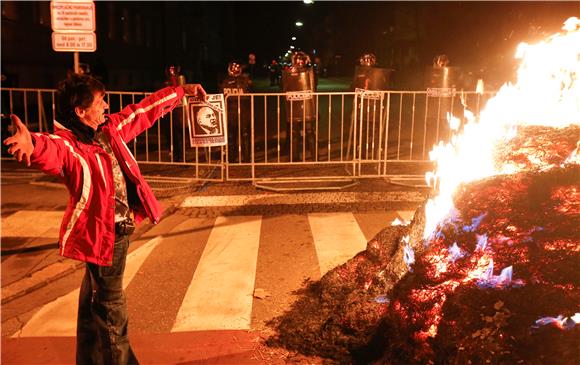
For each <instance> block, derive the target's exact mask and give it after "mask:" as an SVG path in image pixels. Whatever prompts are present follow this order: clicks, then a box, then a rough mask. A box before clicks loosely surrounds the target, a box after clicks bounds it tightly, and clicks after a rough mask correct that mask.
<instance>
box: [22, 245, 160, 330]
mask: <svg viewBox="0 0 580 365" xmlns="http://www.w3.org/2000/svg"><path fill="white" fill-rule="evenodd" d="M161 241H162V238H161V237H156V238H154V239H152V240H150V241H149V242H147V243H146V244H144V245H143V246H141V247H139V248H138V249H136V250H135V251H133V252H131V253H130V254H128V255H127V263H126V265H125V275H124V276H123V288H126V287H127V286H128V285H129V283H130V282H131V280H133V277H135V274H136V273H137V271H138V270H139V267H141V264H142V263H143V261H145V259H146V258H147V256H149V254H150V253H151V251H152V250H153V249H154V248H155V246H157V245H158V244H159V243H160V242H161ZM79 293H80V288H79V289H75V290H73V291H72V292H70V293H68V294H66V295H64V296H62V297H59V298H57V299H56V300H54V301H52V302H50V303H48V304H46V305H44V306H43V307H42V308H40V310H39V311H38V312H36V313H35V314H34V315H33V316H32V318H31V319H30V320H29V321H28V322H27V323H26V324H25V325H24V327H22V329H21V330H20V331H18V332H16V333H15V334H14V335H12V337H38V336H76V328H77V312H78V308H79V303H78V301H79Z"/></svg>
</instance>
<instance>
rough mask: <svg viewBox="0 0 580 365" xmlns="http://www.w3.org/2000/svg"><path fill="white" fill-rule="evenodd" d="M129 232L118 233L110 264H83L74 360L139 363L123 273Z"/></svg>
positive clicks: (103, 364)
mask: <svg viewBox="0 0 580 365" xmlns="http://www.w3.org/2000/svg"><path fill="white" fill-rule="evenodd" d="M128 248H129V236H127V235H117V236H116V238H115V249H114V253H113V265H112V266H98V265H94V264H89V263H87V264H86V271H85V277H84V279H83V283H82V285H81V290H80V295H79V312H78V318H77V352H76V358H77V364H83V365H84V364H90V365H93V364H98V365H117V364H138V363H139V362H138V361H137V358H136V357H135V354H134V353H133V350H132V349H131V345H130V344H129V337H128V334H127V323H128V321H127V302H126V300H125V293H124V291H123V273H124V271H125V261H126V258H127V250H128Z"/></svg>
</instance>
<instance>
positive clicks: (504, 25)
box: [235, 1, 580, 67]
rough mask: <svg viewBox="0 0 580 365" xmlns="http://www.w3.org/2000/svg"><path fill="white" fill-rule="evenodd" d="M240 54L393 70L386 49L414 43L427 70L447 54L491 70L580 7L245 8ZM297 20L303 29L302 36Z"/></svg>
mask: <svg viewBox="0 0 580 365" xmlns="http://www.w3.org/2000/svg"><path fill="white" fill-rule="evenodd" d="M235 14H236V19H235V22H236V26H237V28H236V29H238V31H239V34H240V35H239V38H238V39H237V46H238V49H236V50H235V51H237V52H242V51H243V49H252V50H254V51H255V52H256V53H258V54H261V55H264V56H265V57H272V56H275V55H277V54H281V53H283V51H284V50H285V49H286V47H289V46H290V44H291V40H290V37H291V36H293V35H294V36H296V37H297V38H298V40H297V41H296V42H295V43H294V45H295V46H296V47H299V48H302V49H304V50H306V51H308V52H309V53H311V52H312V49H318V50H320V51H322V50H324V49H331V50H332V51H333V52H334V53H337V54H340V55H342V56H343V57H344V58H345V61H348V62H356V60H357V59H358V56H359V55H360V54H362V53H364V52H373V53H376V54H377V56H378V58H379V60H378V61H379V63H382V64H383V65H387V64H388V63H389V60H388V59H385V58H387V57H388V54H387V53H388V49H389V48H390V47H392V46H397V45H400V46H404V45H406V44H410V43H413V42H415V44H416V45H417V47H416V48H417V50H416V52H417V56H418V57H419V58H420V60H421V62H422V63H424V62H429V61H430V60H432V58H433V57H434V56H435V55H437V54H441V53H444V54H447V55H448V57H449V59H450V60H451V64H457V65H472V64H477V65H481V66H487V67H490V66H491V65H492V64H494V63H497V62H503V61H505V57H509V58H511V57H512V56H513V53H514V51H515V47H516V46H517V44H519V43H520V42H522V41H528V42H533V41H537V40H539V39H542V38H544V37H545V36H546V35H549V34H553V33H555V32H557V31H559V30H560V28H561V26H562V24H563V22H564V21H565V20H566V19H567V18H568V17H570V16H579V17H580V2H578V1H570V2H471V1H468V2H465V1H456V2H436V1H432V2H354V1H350V2H345V1H342V2H337V1H316V2H315V3H314V4H310V5H306V4H303V3H302V2H299V1H291V2H288V1H287V2H276V3H274V2H239V3H237V4H236V6H235ZM295 20H302V21H303V22H304V26H303V28H302V29H298V28H296V27H295V25H294V21H295Z"/></svg>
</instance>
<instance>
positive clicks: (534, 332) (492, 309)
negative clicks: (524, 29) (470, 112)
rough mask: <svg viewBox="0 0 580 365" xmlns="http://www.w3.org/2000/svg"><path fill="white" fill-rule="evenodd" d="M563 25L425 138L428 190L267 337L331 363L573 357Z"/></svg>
mask: <svg viewBox="0 0 580 365" xmlns="http://www.w3.org/2000/svg"><path fill="white" fill-rule="evenodd" d="M565 30H566V31H567V33H566V34H563V35H555V36H553V37H551V38H550V39H549V40H548V41H547V42H544V43H541V44H539V45H536V46H529V45H524V46H522V47H520V50H519V51H518V52H519V54H520V55H521V56H522V57H523V58H522V66H521V67H520V70H519V71H518V83H517V84H516V85H513V86H512V85H506V86H505V87H503V88H502V90H500V92H499V93H498V97H496V98H494V99H492V100H490V102H489V103H488V105H486V108H485V110H484V111H483V112H482V113H481V116H480V120H479V121H470V122H468V123H467V124H466V125H465V126H464V127H463V131H460V132H462V133H463V134H462V135H458V136H456V138H454V139H453V141H452V143H451V144H449V145H443V144H439V145H438V146H436V147H435V149H434V151H433V157H434V159H436V160H437V167H438V170H437V172H436V173H433V174H430V175H429V176H428V180H429V181H432V182H433V183H434V185H435V186H436V187H437V193H438V195H437V196H435V197H433V198H432V199H430V200H429V201H428V202H426V204H425V205H424V207H422V208H420V209H419V210H418V211H417V213H416V214H415V217H414V219H413V221H412V222H411V224H410V225H409V226H402V225H396V226H391V227H387V228H385V229H384V230H383V231H382V232H381V233H379V234H378V235H377V236H376V237H375V238H373V239H372V240H371V241H370V242H369V243H368V245H367V249H366V250H365V251H363V252H361V253H359V254H358V255H356V256H355V257H354V258H353V259H351V260H349V261H348V262H347V263H345V264H343V265H341V266H339V267H338V268H336V269H334V270H332V271H330V272H329V273H327V274H326V275H325V276H324V277H323V278H322V279H321V280H320V281H319V282H315V283H310V284H309V285H308V286H307V287H306V288H305V289H304V292H303V293H302V294H303V295H302V297H301V298H300V299H299V300H298V301H297V302H296V304H295V306H294V307H293V309H292V310H291V311H289V312H288V313H287V314H286V315H284V316H282V317H280V318H277V319H275V320H274V321H273V322H272V323H271V324H272V325H274V326H275V327H276V328H277V330H278V336H277V337H276V338H272V339H271V340H270V343H271V344H274V345H282V346H285V347H287V348H290V349H293V350H297V351H300V352H302V353H304V354H308V355H318V356H322V357H326V358H329V359H333V360H335V361H337V362H341V363H364V364H367V363H377V364H382V363H384V364H485V363H493V364H520V363H525V364H580V326H579V325H578V323H579V322H580V313H579V312H580V273H579V272H578V267H580V229H579V228H578V227H580V193H579V191H578V186H579V182H580V164H579V161H580V159H579V158H578V157H577V154H578V152H577V146H578V141H579V139H580V100H579V99H578V95H580V83H578V82H574V80H577V75H580V20H578V19H577V18H576V19H575V20H574V19H572V20H569V21H567V22H566V26H565ZM536 47H537V48H536ZM550 47H555V49H552V48H550ZM562 47H564V48H565V49H560V48H562ZM546 55H548V56H549V57H550V60H553V58H558V57H559V59H557V60H553V61H554V64H549V63H548V62H547V61H546V60H545V59H544V58H545V57H544V56H546ZM534 57H544V58H542V62H539V61H537V60H535V59H534ZM556 86H557V87H556ZM530 88H531V89H530ZM549 92H552V93H554V92H555V93H556V95H555V96H554V95H551V94H549ZM560 102H565V103H568V104H566V105H564V106H558V105H559V104H558V103H560ZM569 103H573V105H572V106H571V105H570V104H569ZM554 118H558V119H554ZM541 119H543V120H544V121H545V122H546V123H545V124H546V126H540V124H541V123H540V121H541ZM455 127H456V128H458V129H461V128H460V127H459V126H457V125H455ZM458 172H460V173H462V175H461V176H460V175H459V174H458Z"/></svg>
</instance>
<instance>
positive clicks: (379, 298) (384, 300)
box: [374, 295, 391, 304]
mask: <svg viewBox="0 0 580 365" xmlns="http://www.w3.org/2000/svg"><path fill="white" fill-rule="evenodd" d="M374 301H375V302H377V303H381V304H389V303H390V302H391V300H390V299H389V298H388V297H387V296H386V295H378V296H376V297H375V299H374Z"/></svg>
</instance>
